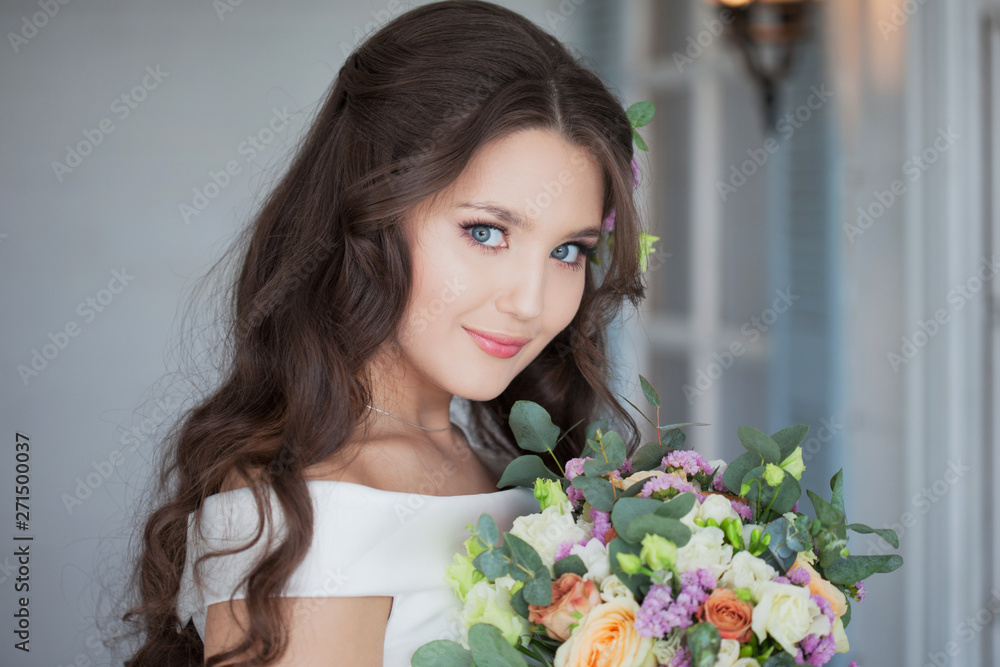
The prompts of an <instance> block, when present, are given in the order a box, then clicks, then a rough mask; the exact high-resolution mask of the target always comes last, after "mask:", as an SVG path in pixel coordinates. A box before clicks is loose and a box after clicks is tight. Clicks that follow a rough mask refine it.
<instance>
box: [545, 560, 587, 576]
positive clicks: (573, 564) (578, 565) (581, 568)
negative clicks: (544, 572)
mask: <svg viewBox="0 0 1000 667" xmlns="http://www.w3.org/2000/svg"><path fill="white" fill-rule="evenodd" d="M552 569H553V570H554V571H555V574H556V579H558V578H559V577H561V576H563V575H564V574H566V573H567V572H572V573H573V574H578V575H580V576H581V577H582V576H583V575H585V574H587V565H586V563H584V562H583V559H582V558H580V557H579V556H575V555H574V556H566V557H565V558H560V559H559V560H557V561H556V562H555V565H553V566H552Z"/></svg>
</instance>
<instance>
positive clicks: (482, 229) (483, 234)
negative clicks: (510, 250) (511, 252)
mask: <svg viewBox="0 0 1000 667" xmlns="http://www.w3.org/2000/svg"><path fill="white" fill-rule="evenodd" d="M493 232H496V238H493ZM469 234H470V235H471V236H472V238H474V239H475V240H476V241H478V242H479V243H481V244H483V245H486V246H490V247H493V248H496V247H497V246H499V245H500V244H501V243H502V242H503V233H502V232H501V231H500V230H499V229H497V228H496V227H491V226H490V225H474V226H472V227H470V228H469ZM491 239H492V240H493V241H495V242H494V243H490V240H491Z"/></svg>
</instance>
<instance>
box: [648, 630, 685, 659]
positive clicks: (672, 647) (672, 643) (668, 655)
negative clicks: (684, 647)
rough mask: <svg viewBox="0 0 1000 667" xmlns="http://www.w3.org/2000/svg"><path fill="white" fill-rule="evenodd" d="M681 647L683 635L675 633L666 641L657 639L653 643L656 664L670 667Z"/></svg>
mask: <svg viewBox="0 0 1000 667" xmlns="http://www.w3.org/2000/svg"><path fill="white" fill-rule="evenodd" d="M680 647H681V633H679V632H675V633H673V634H671V635H670V636H669V637H668V638H666V639H657V640H655V641H654V642H653V655H654V656H656V662H657V663H659V664H661V665H669V664H670V662H671V661H672V660H673V659H674V656H675V655H677V650H678V649H679V648H680Z"/></svg>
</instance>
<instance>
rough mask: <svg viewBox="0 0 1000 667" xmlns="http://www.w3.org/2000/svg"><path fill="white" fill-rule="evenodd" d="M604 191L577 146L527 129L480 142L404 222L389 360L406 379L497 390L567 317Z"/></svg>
mask: <svg viewBox="0 0 1000 667" xmlns="http://www.w3.org/2000/svg"><path fill="white" fill-rule="evenodd" d="M603 197H604V192H603V182H602V178H601V171H600V169H599V167H598V165H597V163H596V161H594V159H593V158H592V157H591V156H590V154H589V153H588V152H587V151H586V150H585V149H582V148H580V147H578V146H575V145H572V144H570V143H568V142H567V141H566V140H565V139H563V138H562V137H561V136H560V135H559V134H557V133H556V132H553V131H551V130H542V129H531V130H524V131H521V132H518V133H516V134H513V135H509V136H507V137H504V138H502V139H499V140H496V141H494V142H492V143H490V144H488V145H486V146H485V147H483V149H482V150H481V151H480V152H479V153H478V154H477V155H476V156H475V157H474V159H473V160H472V161H471V162H470V163H469V165H468V166H467V167H466V169H465V170H464V171H463V172H462V174H461V176H460V177H459V178H458V179H457V180H456V181H455V182H454V183H453V184H452V186H451V187H449V188H448V189H446V190H444V191H442V192H441V193H439V194H438V196H436V197H434V198H431V199H429V200H427V201H426V202H423V203H422V204H421V206H419V207H417V209H416V210H415V211H414V212H413V213H412V215H411V216H410V217H409V219H407V220H406V221H405V223H404V224H405V230H406V235H407V238H408V240H409V242H410V253H411V256H412V258H413V290H412V296H411V301H410V304H409V305H408V307H407V312H406V315H405V318H404V325H403V331H402V333H401V335H400V337H399V344H400V352H401V357H400V359H399V360H398V363H399V364H400V366H401V368H400V369H399V370H402V371H403V372H404V373H405V375H406V384H407V386H409V387H416V388H419V389H423V390H428V391H434V390H437V391H441V392H443V393H449V394H454V395H458V396H462V397H464V398H468V399H470V400H477V401H483V400H489V399H492V398H495V397H496V396H497V395H499V394H500V393H501V392H502V391H503V390H504V389H505V388H506V387H507V385H508V384H509V383H510V382H511V380H513V378H514V377H515V376H516V375H517V374H518V373H520V372H521V371H522V370H524V368H525V367H526V366H527V365H528V364H529V363H531V361H532V360H533V359H534V358H535V357H537V356H538V354H539V353H540V352H541V351H542V349H544V348H545V346H546V345H548V344H549V342H550V341H551V340H552V339H553V338H554V337H555V336H556V334H558V333H559V332H560V331H562V330H563V329H564V328H566V326H567V325H569V323H570V322H571V321H572V320H573V317H574V316H575V315H576V312H577V309H578V308H579V305H580V299H581V297H582V295H583V289H584V278H585V275H586V271H587V262H588V260H587V254H586V253H587V252H588V251H590V250H592V249H593V248H594V247H595V245H596V244H597V242H598V239H599V233H600V226H601V208H602V202H603ZM490 336H492V337H497V338H500V339H501V341H500V342H495V341H492V340H489V338H488V337H490ZM505 337H507V338H508V339H518V340H507V339H505ZM505 343H523V344H522V345H517V344H513V345H512V344H505Z"/></svg>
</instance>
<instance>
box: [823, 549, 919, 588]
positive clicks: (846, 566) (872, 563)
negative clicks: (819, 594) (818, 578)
mask: <svg viewBox="0 0 1000 667" xmlns="http://www.w3.org/2000/svg"><path fill="white" fill-rule="evenodd" d="M902 564H903V559H902V557H900V556H897V555H895V554H892V555H887V556H847V557H846V558H840V559H838V560H836V561H834V562H833V563H832V564H831V565H830V566H829V567H827V568H825V569H824V570H823V574H824V575H825V576H826V578H827V580H829V581H830V582H831V583H834V584H843V585H845V586H848V585H853V584H856V583H857V582H859V581H861V580H862V579H866V578H867V577H870V576H871V575H873V574H878V573H885V572H892V571H893V570H895V569H897V568H898V567H900V566H901V565H902Z"/></svg>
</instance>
